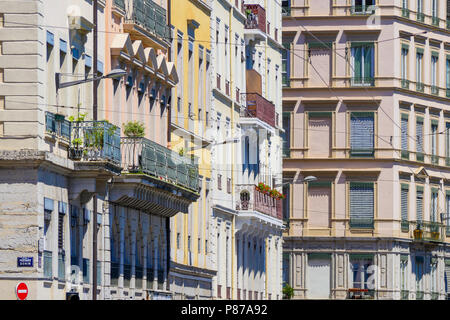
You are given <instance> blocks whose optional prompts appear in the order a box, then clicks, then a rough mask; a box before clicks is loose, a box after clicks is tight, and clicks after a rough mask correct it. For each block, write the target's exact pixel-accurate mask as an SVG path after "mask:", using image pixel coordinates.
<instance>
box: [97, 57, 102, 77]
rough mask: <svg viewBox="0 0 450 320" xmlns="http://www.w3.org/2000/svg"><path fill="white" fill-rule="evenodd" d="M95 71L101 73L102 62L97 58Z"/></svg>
mask: <svg viewBox="0 0 450 320" xmlns="http://www.w3.org/2000/svg"><path fill="white" fill-rule="evenodd" d="M97 72H98V73H101V74H103V62H101V61H100V60H97Z"/></svg>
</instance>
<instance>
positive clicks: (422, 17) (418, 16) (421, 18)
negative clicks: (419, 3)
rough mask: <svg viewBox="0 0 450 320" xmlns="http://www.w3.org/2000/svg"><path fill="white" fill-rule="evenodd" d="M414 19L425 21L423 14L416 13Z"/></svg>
mask: <svg viewBox="0 0 450 320" xmlns="http://www.w3.org/2000/svg"><path fill="white" fill-rule="evenodd" d="M416 18H417V21H419V22H424V21H425V14H424V13H423V12H417V14H416Z"/></svg>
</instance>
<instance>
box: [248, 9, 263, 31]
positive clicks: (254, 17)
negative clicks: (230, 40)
mask: <svg viewBox="0 0 450 320" xmlns="http://www.w3.org/2000/svg"><path fill="white" fill-rule="evenodd" d="M244 9H245V14H246V16H247V20H246V21H245V29H259V30H261V31H262V32H264V33H266V10H264V8H263V7H261V6H260V5H259V4H244Z"/></svg>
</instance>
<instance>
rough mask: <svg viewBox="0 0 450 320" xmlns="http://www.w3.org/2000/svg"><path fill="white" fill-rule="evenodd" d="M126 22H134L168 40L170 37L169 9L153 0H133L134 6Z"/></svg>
mask: <svg viewBox="0 0 450 320" xmlns="http://www.w3.org/2000/svg"><path fill="white" fill-rule="evenodd" d="M126 22H131V23H134V24H136V25H138V26H140V27H142V28H143V29H145V30H146V31H148V32H150V33H152V34H154V35H156V36H158V37H160V38H162V39H164V40H166V41H168V39H169V38H170V28H169V26H168V25H167V11H166V9H164V8H163V7H161V6H159V5H157V4H156V3H155V2H153V0H133V8H132V11H131V12H130V13H129V14H128V16H127V18H126Z"/></svg>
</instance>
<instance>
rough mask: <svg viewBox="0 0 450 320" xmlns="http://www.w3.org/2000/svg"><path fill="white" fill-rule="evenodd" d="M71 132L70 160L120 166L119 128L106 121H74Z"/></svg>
mask: <svg viewBox="0 0 450 320" xmlns="http://www.w3.org/2000/svg"><path fill="white" fill-rule="evenodd" d="M71 131H72V138H71V145H70V158H71V159H73V160H77V161H109V162H112V163H114V164H115V165H120V159H121V156H120V128H118V127H116V126H114V125H112V124H110V123H109V122H107V121H76V122H72V126H71Z"/></svg>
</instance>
